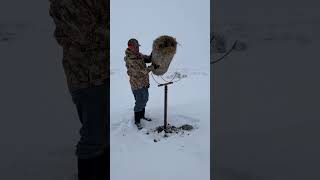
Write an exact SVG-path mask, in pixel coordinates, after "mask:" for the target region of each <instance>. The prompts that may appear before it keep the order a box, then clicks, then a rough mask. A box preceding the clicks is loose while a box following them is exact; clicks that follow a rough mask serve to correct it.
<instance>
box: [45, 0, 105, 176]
mask: <svg viewBox="0 0 320 180" xmlns="http://www.w3.org/2000/svg"><path fill="white" fill-rule="evenodd" d="M109 6H110V0H76V1H74V0H50V10H49V14H50V16H51V17H52V18H53V20H54V23H55V25H56V28H55V32H54V36H55V38H56V40H57V42H58V44H59V45H61V46H62V48H63V59H62V64H63V67H64V72H65V77H66V81H67V84H68V89H69V91H70V93H71V96H72V100H73V102H74V104H75V105H76V108H77V111H78V116H79V119H80V122H81V124H82V126H81V129H80V140H79V142H78V143H77V146H76V155H77V157H78V176H79V180H105V179H106V178H107V177H109V174H107V173H108V171H107V162H109V160H108V159H109V152H108V150H107V149H108V148H109V133H107V129H109V114H110V112H109V89H110V88H109V86H110V83H109V82H110V79H109V63H110V62H109V59H110V57H109V33H110V28H109V23H110V14H109V13H110V7H109Z"/></svg>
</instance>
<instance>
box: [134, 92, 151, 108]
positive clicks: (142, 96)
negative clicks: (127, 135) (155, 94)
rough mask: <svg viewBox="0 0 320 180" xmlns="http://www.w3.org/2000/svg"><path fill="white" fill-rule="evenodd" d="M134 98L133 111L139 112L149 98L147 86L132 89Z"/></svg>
mask: <svg viewBox="0 0 320 180" xmlns="http://www.w3.org/2000/svg"><path fill="white" fill-rule="evenodd" d="M132 92H133V95H134V99H135V100H136V102H135V106H134V112H140V111H142V110H143V109H144V108H145V107H146V105H147V102H148V100H149V91H148V88H147V87H144V88H140V89H136V90H132Z"/></svg>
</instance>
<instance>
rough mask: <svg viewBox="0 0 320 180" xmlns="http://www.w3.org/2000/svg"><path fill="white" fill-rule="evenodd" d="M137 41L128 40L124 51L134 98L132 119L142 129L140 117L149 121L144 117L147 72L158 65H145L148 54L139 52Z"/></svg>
mask: <svg viewBox="0 0 320 180" xmlns="http://www.w3.org/2000/svg"><path fill="white" fill-rule="evenodd" d="M139 46H140V44H139V42H138V40H136V39H130V40H129V41H128V48H127V49H126V51H125V57H124V60H125V63H126V67H127V74H128V76H129V78H130V80H129V81H130V85H131V90H132V93H133V95H134V99H135V106H134V121H135V124H136V126H137V127H138V129H139V130H140V129H142V126H141V122H140V120H141V119H144V120H147V121H151V119H150V118H146V117H145V107H146V105H147V102H148V100H149V91H148V89H149V87H150V84H149V72H150V71H152V70H153V69H157V68H158V67H159V66H158V65H155V64H152V65H151V66H148V67H147V66H146V63H151V62H152V61H151V57H152V53H151V55H150V56H147V55H143V54H141V53H140V52H139Z"/></svg>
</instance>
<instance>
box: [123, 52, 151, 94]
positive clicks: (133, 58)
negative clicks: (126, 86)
mask: <svg viewBox="0 0 320 180" xmlns="http://www.w3.org/2000/svg"><path fill="white" fill-rule="evenodd" d="M125 54H126V56H125V57H124V60H125V63H126V67H127V74H128V75H129V78H130V85H131V89H132V90H137V89H141V88H145V87H147V88H149V87H150V84H149V72H150V71H152V70H153V68H154V67H153V66H148V67H147V66H146V64H145V63H151V57H150V56H147V55H143V54H141V53H135V52H133V51H132V50H130V49H129V48H127V49H126V51H125Z"/></svg>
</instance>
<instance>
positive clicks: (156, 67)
mask: <svg viewBox="0 0 320 180" xmlns="http://www.w3.org/2000/svg"><path fill="white" fill-rule="evenodd" d="M152 65H153V67H154V69H158V68H159V67H160V65H158V64H152Z"/></svg>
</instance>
